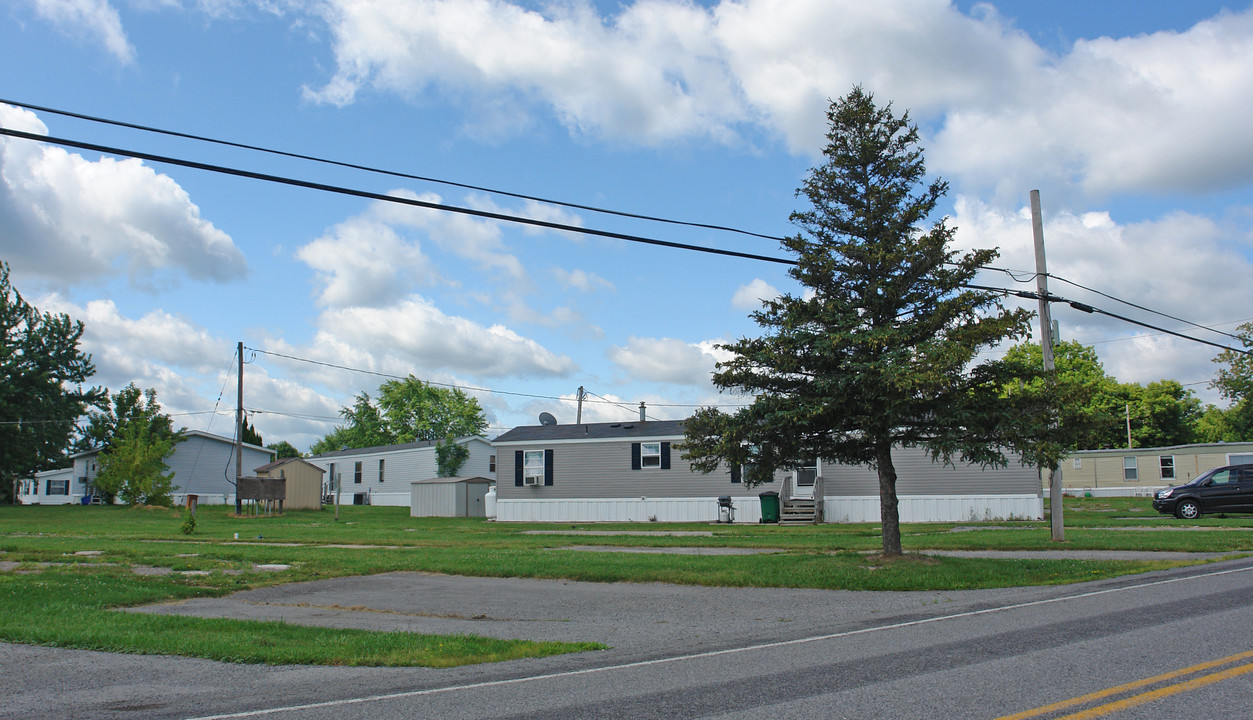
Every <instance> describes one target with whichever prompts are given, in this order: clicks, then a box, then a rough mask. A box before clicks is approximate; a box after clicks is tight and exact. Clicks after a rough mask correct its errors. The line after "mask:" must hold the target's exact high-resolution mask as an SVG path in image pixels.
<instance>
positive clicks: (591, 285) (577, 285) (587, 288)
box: [553, 268, 617, 293]
mask: <svg viewBox="0 0 1253 720" xmlns="http://www.w3.org/2000/svg"><path fill="white" fill-rule="evenodd" d="M553 275H554V276H555V277H556V278H557V282H558V283H559V284H561V285H563V286H565V287H568V288H573V289H574V290H578V291H579V292H585V293H590V292H596V291H598V290H608V291H611V292H616V291H617V288H615V287H614V285H613V283H611V282H609V281H608V280H606V279H605V278H603V277H601V276H599V275H597V274H596V273H593V272H588V271H586V270H565V269H563V268H553Z"/></svg>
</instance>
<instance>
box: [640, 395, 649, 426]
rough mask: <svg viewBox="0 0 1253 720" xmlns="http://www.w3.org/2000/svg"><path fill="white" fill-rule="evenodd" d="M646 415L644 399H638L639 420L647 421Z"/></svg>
mask: <svg viewBox="0 0 1253 720" xmlns="http://www.w3.org/2000/svg"><path fill="white" fill-rule="evenodd" d="M647 421H648V416H647V415H645V414H644V401H643V400H641V401H640V422H647Z"/></svg>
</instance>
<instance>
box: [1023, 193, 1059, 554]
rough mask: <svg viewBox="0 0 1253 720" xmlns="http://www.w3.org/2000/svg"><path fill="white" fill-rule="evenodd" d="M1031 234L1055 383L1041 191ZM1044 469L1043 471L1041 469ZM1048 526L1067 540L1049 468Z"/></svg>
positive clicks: (1043, 335)
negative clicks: (1033, 241)
mask: <svg viewBox="0 0 1253 720" xmlns="http://www.w3.org/2000/svg"><path fill="white" fill-rule="evenodd" d="M1031 233H1032V235H1033V236H1034V240H1035V285H1036V290H1037V291H1038V294H1039V296H1040V353H1041V355H1043V356H1044V374H1045V382H1047V383H1048V384H1049V385H1050V386H1051V385H1052V383H1053V318H1052V314H1051V313H1050V312H1049V281H1048V266H1047V264H1046V263H1045V261H1044V218H1043V217H1042V215H1041V213H1040V191H1039V190H1032V191H1031ZM1041 469H1043V468H1041ZM1048 477H1049V526H1050V528H1051V530H1052V533H1053V540H1054V541H1056V542H1062V541H1064V540H1065V539H1066V526H1065V524H1064V523H1063V521H1062V477H1061V474H1060V473H1058V472H1057V467H1056V466H1054V467H1050V468H1049V469H1048Z"/></svg>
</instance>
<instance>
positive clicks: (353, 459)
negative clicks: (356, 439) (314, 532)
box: [306, 438, 493, 507]
mask: <svg viewBox="0 0 1253 720" xmlns="http://www.w3.org/2000/svg"><path fill="white" fill-rule="evenodd" d="M463 444H464V445H465V446H466V447H467V448H469V450H470V457H469V458H467V459H466V462H465V464H464V465H462V466H461V468H459V469H458V470H457V474H458V475H462V476H467V477H469V476H481V477H492V475H491V473H490V472H489V471H488V463H489V461H490V456H491V455H492V453H493V450H492V445H491V443H489V442H488V441H487V440H484V439H483V438H469V439H467V440H465V441H464V443H463ZM306 459H307V460H308V461H309V462H310V463H312V464H314V465H317V466H318V467H320V468H322V469H323V470H326V471H327V474H326V475H325V476H324V482H325V483H327V487H328V492H329V488H330V487H331V486H330V482H331V477H330V471H331V466H332V465H334V468H335V472H336V473H337V474H339V476H340V479H341V481H342V483H343V487H342V492H343V496H342V497H341V499H340V502H341V503H344V504H351V503H352V502H353V496H354V495H356V494H358V493H361V494H366V495H368V496H369V501H370V504H372V505H393V506H399V507H405V506H408V505H409V504H410V501H411V497H412V489H411V487H410V484H411V483H412V482H413V481H415V480H427V479H430V478H433V477H436V476H437V475H438V474H439V472H438V466H437V464H436V461H435V445H434V444H431V445H421V446H418V447H402V446H389V447H380V448H366V449H363V450H361V451H349V452H347V453H343V454H337V453H336V454H328V455H317V456H314V457H311V458H306ZM379 460H382V461H383V480H382V482H380V481H379ZM358 462H359V463H361V482H360V483H357V482H354V474H355V466H356V463H358Z"/></svg>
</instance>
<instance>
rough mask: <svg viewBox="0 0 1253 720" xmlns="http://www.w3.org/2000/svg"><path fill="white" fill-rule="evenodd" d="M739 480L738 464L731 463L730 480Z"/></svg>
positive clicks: (734, 481) (735, 481)
mask: <svg viewBox="0 0 1253 720" xmlns="http://www.w3.org/2000/svg"><path fill="white" fill-rule="evenodd" d="M739 481H740V466H739V465H732V466H731V482H733V483H737V482H739Z"/></svg>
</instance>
